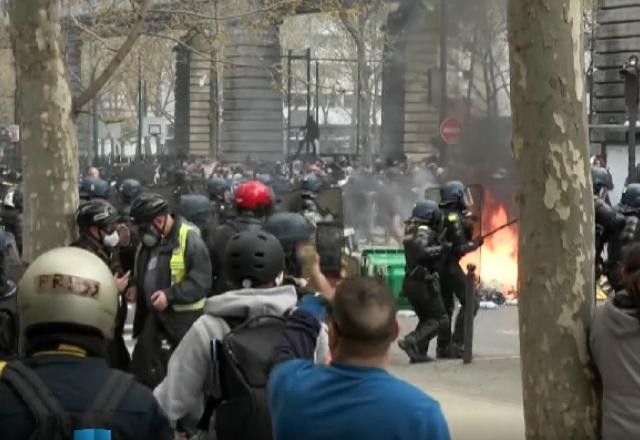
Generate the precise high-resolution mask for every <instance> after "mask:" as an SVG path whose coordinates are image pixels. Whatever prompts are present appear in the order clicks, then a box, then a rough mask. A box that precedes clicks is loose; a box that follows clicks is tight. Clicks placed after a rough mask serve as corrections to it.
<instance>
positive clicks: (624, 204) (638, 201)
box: [605, 183, 640, 292]
mask: <svg viewBox="0 0 640 440" xmlns="http://www.w3.org/2000/svg"><path fill="white" fill-rule="evenodd" d="M615 209H616V212H617V213H618V214H621V215H622V216H623V217H624V224H622V222H621V224H622V226H621V227H618V229H617V230H616V232H615V233H614V234H613V235H612V237H611V239H610V240H609V245H608V247H607V262H606V264H605V267H606V269H605V270H606V275H607V278H608V280H609V283H610V284H611V287H613V289H614V291H616V292H617V291H618V290H620V289H622V288H623V285H622V257H623V253H624V248H625V247H626V246H628V245H629V244H631V243H634V242H636V241H638V240H640V183H631V184H629V185H627V187H626V188H625V189H624V191H623V193H622V198H621V199H620V203H619V204H618V205H617V206H616V208H615Z"/></svg>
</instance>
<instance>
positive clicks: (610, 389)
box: [590, 291, 640, 440]
mask: <svg viewBox="0 0 640 440" xmlns="http://www.w3.org/2000/svg"><path fill="white" fill-rule="evenodd" d="M590 345H591V352H592V355H593V359H594V362H595V364H596V366H597V367H598V371H599V372H600V376H601V377H602V386H603V405H602V410H603V411H602V438H603V439H604V440H618V439H620V440H623V439H632V438H638V437H639V436H640V419H639V418H638V414H639V413H640V321H638V314H637V309H636V308H635V306H633V304H632V302H631V299H630V297H629V295H628V294H627V293H626V292H624V291H622V292H619V293H617V294H616V297H615V299H614V300H613V301H607V303H606V304H605V305H604V306H602V307H600V308H599V309H598V310H597V312H596V316H595V319H594V321H593V325H592V327H591V333H590Z"/></svg>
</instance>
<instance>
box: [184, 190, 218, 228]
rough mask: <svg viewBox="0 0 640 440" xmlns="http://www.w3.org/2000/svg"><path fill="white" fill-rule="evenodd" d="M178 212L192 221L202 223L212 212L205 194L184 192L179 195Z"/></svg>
mask: <svg viewBox="0 0 640 440" xmlns="http://www.w3.org/2000/svg"><path fill="white" fill-rule="evenodd" d="M178 213H179V214H180V215H181V216H183V217H184V218H186V219H187V220H188V221H190V222H192V223H196V224H203V223H205V222H206V221H207V218H208V217H209V216H210V215H211V214H212V213H213V207H212V206H211V201H210V200H209V199H208V198H207V197H206V196H203V195H201V194H186V195H183V196H181V197H180V203H179V204H178Z"/></svg>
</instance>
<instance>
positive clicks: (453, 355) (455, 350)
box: [436, 344, 464, 359]
mask: <svg viewBox="0 0 640 440" xmlns="http://www.w3.org/2000/svg"><path fill="white" fill-rule="evenodd" d="M463 353H464V351H463V350H462V347H460V346H459V345H457V344H451V345H449V346H448V347H440V346H438V349H437V350H436V355H437V357H438V359H462V354H463Z"/></svg>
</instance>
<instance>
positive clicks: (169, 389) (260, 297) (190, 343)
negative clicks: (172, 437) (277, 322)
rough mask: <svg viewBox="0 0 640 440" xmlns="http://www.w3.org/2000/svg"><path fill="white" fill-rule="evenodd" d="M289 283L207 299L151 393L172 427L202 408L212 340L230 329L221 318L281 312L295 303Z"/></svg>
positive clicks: (292, 288) (247, 316) (194, 414)
mask: <svg viewBox="0 0 640 440" xmlns="http://www.w3.org/2000/svg"><path fill="white" fill-rule="evenodd" d="M296 302H297V295H296V290H295V288H294V287H293V286H282V287H276V288H273V289H242V290H234V291H230V292H227V293H225V294H223V295H219V296H214V297H211V298H209V299H208V300H207V302H206V305H205V308H204V312H205V313H204V315H203V316H201V317H200V318H199V319H198V320H197V321H196V322H195V323H194V324H193V326H192V327H191V329H189V331H188V332H187V334H186V335H185V336H184V338H183V339H182V341H181V342H180V344H179V345H178V347H177V348H176V350H175V351H174V352H173V354H172V356H171V359H170V360H169V365H168V369H167V376H166V377H165V379H164V380H163V381H162V383H161V384H160V385H158V387H157V388H156V389H155V391H154V393H153V394H154V395H155V397H156V399H158V402H159V403H160V406H161V407H162V409H164V411H165V412H166V413H167V415H168V416H169V420H170V421H171V424H172V426H175V424H176V422H177V421H178V420H179V419H181V418H182V417H184V416H186V415H190V416H192V417H194V418H195V419H196V420H197V419H198V418H200V416H201V414H202V413H203V411H204V403H205V397H206V390H207V385H208V383H207V380H208V378H209V376H210V372H211V371H213V368H214V365H213V362H214V360H213V359H212V354H211V346H212V341H216V340H222V339H223V338H224V336H225V335H226V334H227V333H229V331H230V328H229V325H228V324H227V323H226V321H225V320H224V318H232V319H233V318H236V319H242V320H247V319H251V318H253V317H256V316H260V315H276V316H280V315H283V314H284V313H285V312H286V311H287V310H290V309H292V308H294V307H295V306H296Z"/></svg>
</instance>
